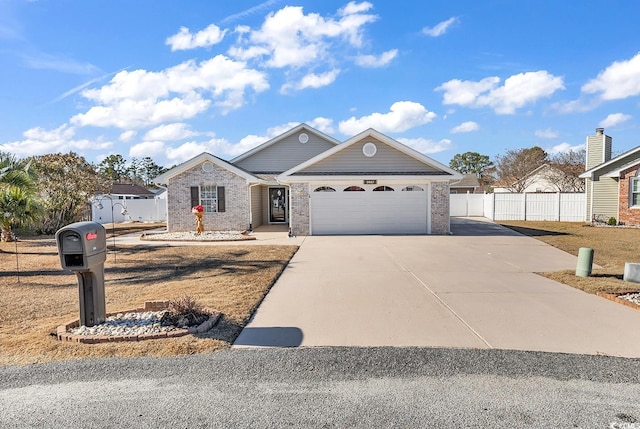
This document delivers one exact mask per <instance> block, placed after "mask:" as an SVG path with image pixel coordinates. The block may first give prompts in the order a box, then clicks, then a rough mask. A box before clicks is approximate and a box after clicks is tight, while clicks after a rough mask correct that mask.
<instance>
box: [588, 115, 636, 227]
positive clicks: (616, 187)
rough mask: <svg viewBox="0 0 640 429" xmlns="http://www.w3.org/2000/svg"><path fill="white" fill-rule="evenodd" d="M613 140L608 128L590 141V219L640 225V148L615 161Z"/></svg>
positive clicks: (599, 130)
mask: <svg viewBox="0 0 640 429" xmlns="http://www.w3.org/2000/svg"><path fill="white" fill-rule="evenodd" d="M611 147H612V138H611V137H610V136H607V135H605V134H604V128H596V134H595V135H594V136H588V137H587V161H586V171H585V172H584V173H583V174H581V175H580V177H581V178H583V179H585V189H586V193H587V219H596V218H599V219H602V220H604V221H607V220H608V219H609V218H612V217H613V218H615V219H616V220H617V221H618V222H619V223H623V224H625V225H640V182H639V181H640V146H638V147H636V148H634V149H631V150H630V151H628V152H625V153H623V154H622V155H619V156H616V157H615V158H612V157H611Z"/></svg>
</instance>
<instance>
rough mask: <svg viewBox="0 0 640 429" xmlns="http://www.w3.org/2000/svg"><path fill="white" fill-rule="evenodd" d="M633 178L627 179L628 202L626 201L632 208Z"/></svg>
mask: <svg viewBox="0 0 640 429" xmlns="http://www.w3.org/2000/svg"><path fill="white" fill-rule="evenodd" d="M634 179H635V177H629V201H628V203H629V204H628V206H629V207H632V206H633V181H634Z"/></svg>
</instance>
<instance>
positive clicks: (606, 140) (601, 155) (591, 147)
mask: <svg viewBox="0 0 640 429" xmlns="http://www.w3.org/2000/svg"><path fill="white" fill-rule="evenodd" d="M611 144H612V140H611V137H609V136H607V135H604V134H603V135H595V136H588V137H587V163H586V169H587V170H589V169H591V168H593V167H595V166H598V165H600V164H602V163H603V162H607V161H609V160H610V159H611Z"/></svg>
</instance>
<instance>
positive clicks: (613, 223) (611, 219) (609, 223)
mask: <svg viewBox="0 0 640 429" xmlns="http://www.w3.org/2000/svg"><path fill="white" fill-rule="evenodd" d="M617 224H618V221H617V220H616V218H615V217H613V216H612V217H610V218H609V220H608V221H607V225H612V226H613V225H617Z"/></svg>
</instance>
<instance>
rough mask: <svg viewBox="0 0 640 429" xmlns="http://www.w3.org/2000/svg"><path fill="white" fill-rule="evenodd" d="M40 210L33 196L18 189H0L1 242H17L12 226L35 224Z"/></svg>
mask: <svg viewBox="0 0 640 429" xmlns="http://www.w3.org/2000/svg"><path fill="white" fill-rule="evenodd" d="M39 215H40V208H39V206H38V204H37V202H36V200H35V199H34V197H33V195H32V194H30V193H29V192H27V191H24V190H22V189H20V188H17V187H5V188H4V189H0V241H6V242H8V241H15V239H16V237H15V235H14V234H13V232H12V231H11V227H12V226H23V225H27V224H29V223H30V222H34V221H35V220H37V219H38V217H39Z"/></svg>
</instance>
